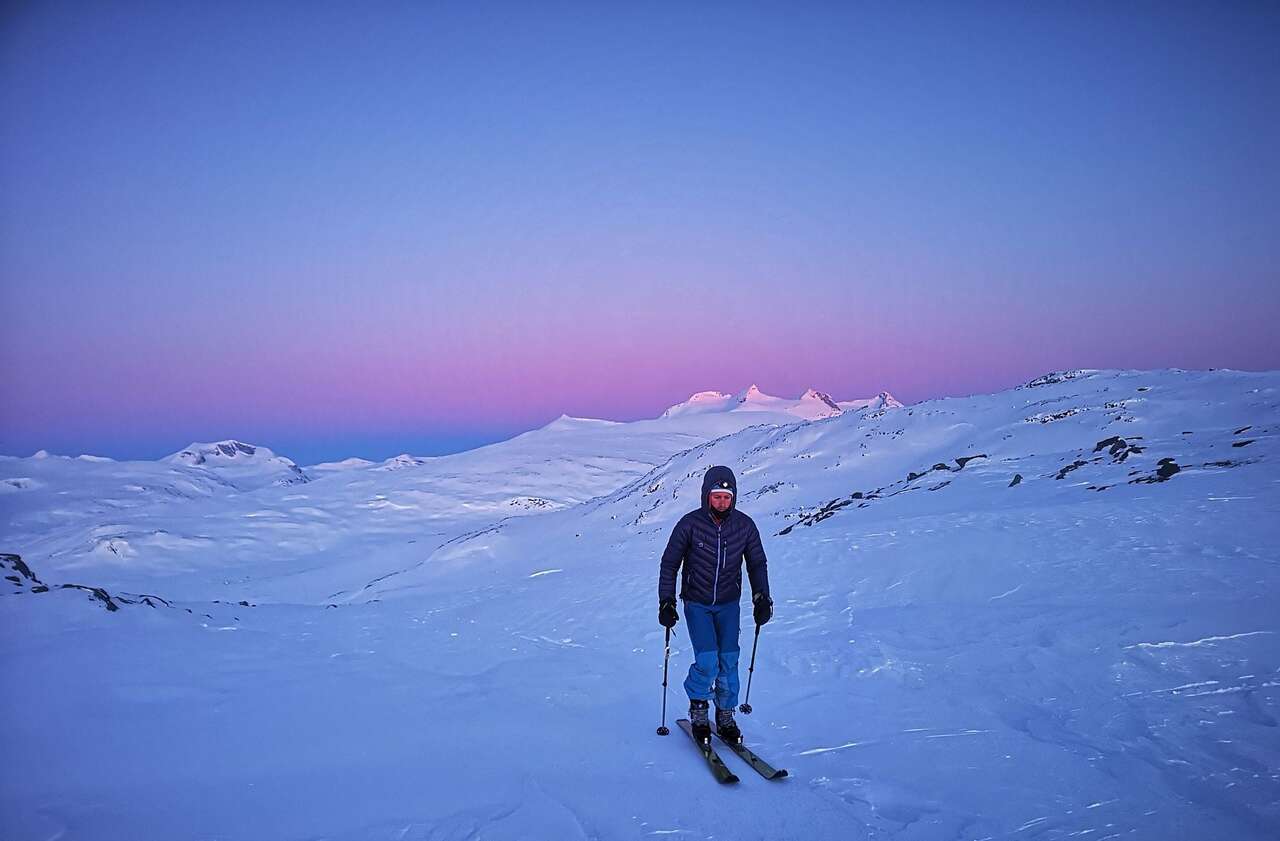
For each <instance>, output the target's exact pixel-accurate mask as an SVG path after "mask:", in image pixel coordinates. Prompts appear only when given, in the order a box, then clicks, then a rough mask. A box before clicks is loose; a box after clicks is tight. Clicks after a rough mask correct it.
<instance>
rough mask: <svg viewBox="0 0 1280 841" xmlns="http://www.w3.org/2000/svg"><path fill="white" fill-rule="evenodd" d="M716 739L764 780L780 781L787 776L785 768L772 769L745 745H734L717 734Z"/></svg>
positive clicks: (739, 743)
mask: <svg viewBox="0 0 1280 841" xmlns="http://www.w3.org/2000/svg"><path fill="white" fill-rule="evenodd" d="M716 738H718V739H720V741H722V742H724V743H725V744H726V745H727V746H728V747H729V750H731V751H733V752H734V753H736V754H737V755H738V756H740V757H742V758H743V759H744V760H745V761H746V763H747V764H748V765H750V766H751V767H752V768H754V769H756V772H757V773H758V774H759V775H760V776H762V777H764V778H765V779H766V780H780V779H782V778H783V777H785V776H787V769H786V768H774V767H773V766H772V765H770V764H769V763H768V762H765V761H764V760H763V759H761V758H760V757H759V756H757V755H756V752H755V751H753V750H752V749H751V748H749V747H747V746H746V745H744V744H742V743H741V742H738V743H737V744H734V743H733V742H730V741H728V740H726V739H725V738H724V737H723V736H721V735H720V734H719V733H716Z"/></svg>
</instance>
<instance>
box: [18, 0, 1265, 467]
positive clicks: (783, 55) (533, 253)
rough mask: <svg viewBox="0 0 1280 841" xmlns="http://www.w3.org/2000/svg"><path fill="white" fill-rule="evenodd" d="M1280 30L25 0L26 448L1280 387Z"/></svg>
mask: <svg viewBox="0 0 1280 841" xmlns="http://www.w3.org/2000/svg"><path fill="white" fill-rule="evenodd" d="M1278 42H1280V7H1277V6H1276V5H1275V4H1268V3H1234V4H1190V3H1188V4H1177V3H1175V4H1155V3H1133V4H1124V5H1118V4H1104V3H1085V4H1073V5H1071V6H1070V7H1069V8H1068V7H1062V8H1041V7H1030V6H1028V5H1027V4H1016V3H1009V4H997V3H991V4H971V5H967V6H966V5H961V4H950V3H912V4H798V5H788V6H786V7H783V6H770V5H765V4H749V5H728V4H701V5H698V6H683V5H676V4H655V5H651V6H647V7H643V8H641V7H632V6H622V5H618V6H606V5H602V4H576V3H554V4H538V5H536V6H535V5H532V4H504V3H479V4H438V5H426V4H409V3H403V4H402V3H380V4H370V5H366V6H361V7H355V6H351V5H345V4H329V3H317V4H302V3H273V4H250V3H226V4H199V3H163V4H161V3H147V2H130V3H124V2H104V3H99V4H93V5H90V6H86V5H84V4H74V3H59V2H51V3H41V4H26V5H22V4H19V5H16V6H11V7H9V8H8V9H7V11H6V12H5V13H4V16H3V18H0V108H3V113H5V114H6V119H5V120H3V121H0V183H3V185H4V189H3V190H0V306H3V308H4V310H5V312H6V313H7V314H9V316H10V317H9V319H8V324H7V326H6V330H5V331H3V333H2V334H0V360H2V361H3V364H2V365H0V402H2V403H3V404H4V405H5V406H6V409H5V411H4V412H3V413H0V452H3V453H6V454H13V455H26V454H29V453H30V452H32V451H34V450H35V449H38V448H41V447H44V448H47V449H50V450H53V451H56V452H94V453H99V454H103V455H111V456H116V457H138V456H148V457H155V456H159V455H164V454H166V453H168V452H172V451H174V450H176V449H179V448H180V447H182V446H184V445H185V444H187V443H190V442H191V441H196V440H216V439H219V438H227V437H239V438H242V439H249V440H253V441H254V443H259V444H264V445H266V446H269V447H272V448H273V449H275V450H277V451H280V452H282V453H284V454H286V455H289V456H290V457H293V458H295V459H297V460H298V461H300V462H309V461H317V460H322V459H328V458H341V457H344V456H348V455H362V456H366V457H385V456H388V455H394V454H395V453H398V452H402V451H405V450H408V451H412V452H416V453H421V454H430V453H433V452H445V451H450V450H456V449H459V448H465V447H467V446H473V445H475V444H478V443H483V442H484V441H488V440H498V439H500V438H504V437H508V436H509V435H511V434H514V433H516V432H519V431H521V430H523V429H528V428H532V427H534V426H538V425H541V424H542V423H545V422H546V421H548V420H550V419H552V418H554V417H556V416H557V415H559V414H561V413H562V412H565V413H569V414H574V415H588V416H600V417H610V418H616V419H634V418H638V417H649V416H653V415H656V414H658V413H659V412H661V410H662V409H663V408H665V407H666V406H667V405H669V404H671V403H674V402H677V401H679V400H681V399H683V398H684V397H687V396H688V395H689V394H690V393H692V392H694V391H698V390H703V389H708V388H718V389H722V390H726V391H730V390H736V389H740V388H743V387H745V386H746V385H747V384H749V383H751V382H757V383H759V385H760V386H761V387H762V388H763V389H764V390H766V391H768V392H770V393H777V394H785V395H798V394H799V393H800V392H801V391H803V390H804V388H806V387H809V386H814V387H817V388H820V389H823V390H825V391H829V392H831V393H832V394H834V395H835V396H837V397H838V398H852V397H859V396H866V395H869V394H873V393H875V392H877V391H880V390H882V389H887V390H889V391H892V392H893V393H895V394H896V395H898V396H899V397H900V398H902V399H904V400H907V401H915V400H920V399H926V398H929V397H935V396H945V395H952V394H964V393H973V392H980V391H992V390H998V389H1001V388H1006V387H1010V386H1012V385H1015V384H1017V383H1018V382H1021V381H1025V380H1026V379H1029V378H1030V377H1033V376H1035V375H1037V374H1039V373H1043V372H1044V371H1047V370H1051V369H1057V368H1069V367H1123V368H1164V367H1183V368H1208V367H1234V368H1242V369H1263V368H1276V367H1280V342H1277V340H1276V338H1275V336H1276V333H1277V331H1276V329H1275V324H1276V322H1277V318H1278V317H1280V283H1277V280H1278V278H1277V267H1278V266H1280V259H1278V258H1280V237H1277V236H1276V235H1275V231H1277V230H1280V160H1278V159H1277V158H1278V157H1280V155H1278V154H1277V151H1276V150H1277V149H1280V51H1278V50H1276V49H1275V45H1276V43H1278ZM713 345H716V346H728V347H730V348H731V349H732V352H731V353H730V354H728V355H722V354H721V355H717V354H716V353H715V352H713V351H711V350H710V349H709V348H710V347H711V346H713Z"/></svg>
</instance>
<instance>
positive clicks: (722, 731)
mask: <svg viewBox="0 0 1280 841" xmlns="http://www.w3.org/2000/svg"><path fill="white" fill-rule="evenodd" d="M716 733H717V734H718V735H719V736H720V738H721V739H724V740H725V741H726V742H728V743H729V744H731V745H736V744H740V743H741V742H742V731H741V730H739V729H738V723H737V722H736V721H734V720H733V707H730V708H729V709H727V710H722V709H720V708H719V707H716Z"/></svg>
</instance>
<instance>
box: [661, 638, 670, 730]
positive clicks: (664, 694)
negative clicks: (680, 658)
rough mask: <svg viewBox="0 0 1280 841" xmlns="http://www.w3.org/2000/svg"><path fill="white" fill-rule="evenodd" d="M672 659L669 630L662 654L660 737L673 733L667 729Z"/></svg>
mask: <svg viewBox="0 0 1280 841" xmlns="http://www.w3.org/2000/svg"><path fill="white" fill-rule="evenodd" d="M670 659H671V629H670V628H667V640H666V642H665V643H663V653H662V726H661V727H659V728H658V735H659V736H665V735H667V734H668V733H670V732H671V731H670V730H668V729H667V662H668V661H669V660H670Z"/></svg>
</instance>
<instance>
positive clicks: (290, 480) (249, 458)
mask: <svg viewBox="0 0 1280 841" xmlns="http://www.w3.org/2000/svg"><path fill="white" fill-rule="evenodd" d="M161 461H163V462H167V463H169V464H176V465H181V466H184V467H200V468H205V469H215V470H225V469H228V468H234V469H235V470H236V471H238V475H244V471H249V472H251V473H263V474H270V473H277V472H279V473H283V474H284V475H282V476H281V477H280V478H278V479H276V481H275V482H274V484H277V485H292V484H297V483H299V482H309V481H311V478H310V477H309V476H307V474H305V473H303V472H302V468H300V467H298V465H296V464H294V463H293V461H292V460H291V459H287V458H285V457H284V456H280V455H276V454H275V453H274V452H272V451H271V450H270V449H268V448H267V447H261V446H258V445H256V444H246V443H245V442H243V441H237V440H235V439H233V438H229V439H227V440H225V441H214V442H212V443H193V444H191V445H189V446H188V447H186V448H185V449H182V450H179V451H178V452H176V453H173V454H172V455H169V456H165V457H164V458H163V459H161Z"/></svg>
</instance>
